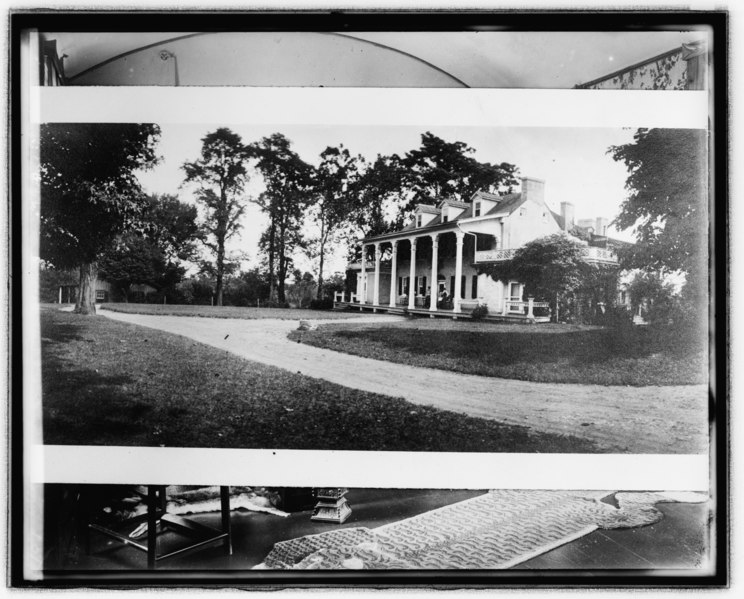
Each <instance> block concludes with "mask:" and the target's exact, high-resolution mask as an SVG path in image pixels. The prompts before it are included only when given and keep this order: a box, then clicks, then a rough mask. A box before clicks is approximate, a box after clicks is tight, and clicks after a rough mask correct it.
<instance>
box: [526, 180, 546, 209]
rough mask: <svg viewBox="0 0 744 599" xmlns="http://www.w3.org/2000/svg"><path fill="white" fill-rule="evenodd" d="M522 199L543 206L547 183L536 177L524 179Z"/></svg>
mask: <svg viewBox="0 0 744 599" xmlns="http://www.w3.org/2000/svg"><path fill="white" fill-rule="evenodd" d="M522 197H523V198H527V199H528V200H530V201H533V202H535V203H536V204H540V205H542V204H543V203H544V202H545V181H544V180H543V179H536V178H535V177H522Z"/></svg>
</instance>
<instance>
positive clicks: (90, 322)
mask: <svg viewBox="0 0 744 599" xmlns="http://www.w3.org/2000/svg"><path fill="white" fill-rule="evenodd" d="M41 334H42V389H43V413H44V424H43V426H44V442H45V443H47V444H81V445H137V446H158V445H164V446H175V447H228V448H272V449H276V448H282V449H349V450H354V449H355V450H401V451H478V452H538V451H539V452H544V453H547V452H564V453H568V452H579V453H583V452H593V451H596V449H595V446H594V445H593V444H592V443H590V442H587V441H583V440H580V439H577V438H575V437H565V436H560V435H548V434H531V433H528V430H527V429H526V428H524V427H519V426H506V425H502V424H499V423H497V422H493V421H489V420H484V419H479V418H472V417H468V416H464V415H460V414H455V413H452V412H447V411H444V410H438V409H434V408H427V407H422V406H417V405H414V404H411V403H408V402H406V401H404V400H402V399H395V398H390V397H384V396H382V395H376V394H373V393H365V392H363V391H357V390H353V389H347V388H345V387H341V386H339V385H335V384H332V383H327V382H325V381H321V380H316V379H312V378H310V377H306V376H303V375H299V374H294V373H291V372H288V371H285V370H281V369H278V368H273V367H270V366H264V365H261V364H257V363H254V362H249V361H246V360H243V359H241V358H238V357H236V356H233V355H231V354H229V353H227V352H225V351H222V350H218V349H215V348H212V347H209V346H206V345H202V344H200V343H196V342H194V341H191V340H189V339H186V338H185V337H180V336H177V335H171V334H167V333H162V332H159V331H155V330H153V329H147V328H143V327H137V326H135V325H130V324H125V323H121V322H117V321H113V320H110V319H108V318H106V317H104V316H87V317H86V316H78V315H75V314H72V313H69V312H60V311H58V310H55V309H42V311H41Z"/></svg>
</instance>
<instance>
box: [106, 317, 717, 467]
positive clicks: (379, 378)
mask: <svg viewBox="0 0 744 599" xmlns="http://www.w3.org/2000/svg"><path fill="white" fill-rule="evenodd" d="M99 313H100V314H102V315H105V316H107V317H109V318H112V319H114V320H119V321H123V322H128V323H132V324H136V325H141V326H146V327H150V328H153V329H159V330H162V331H166V332H169V333H175V334H177V335H183V336H185V337H188V338H190V339H194V340H196V341H199V342H201V343H205V344H208V345H211V346H213V347H217V348H220V349H224V350H227V351H229V352H231V353H234V354H236V355H238V356H241V357H243V358H246V359H248V360H253V361H256V362H261V363H263V364H269V365H272V366H277V367H279V368H283V369H285V370H291V371H294V372H299V373H302V374H304V375H307V376H311V377H314V378H320V379H325V380H327V381H330V382H333V383H338V384H340V385H344V386H346V387H352V388H355V389H361V390H364V391H370V392H374V393H380V394H383V395H388V396H395V397H403V398H405V399H406V400H408V401H410V402H412V403H416V404H423V405H430V406H434V407H437V408H442V409H445V410H451V411H453V412H460V413H464V414H468V415H470V416H476V417H480V418H490V419H493V420H498V421H500V422H505V423H509V424H518V425H522V426H528V427H530V428H531V429H533V430H535V431H537V432H545V433H559V434H570V435H575V436H578V437H582V438H585V439H591V440H592V441H594V442H595V443H596V444H597V445H598V447H599V448H600V451H602V452H617V453H704V452H706V451H707V447H708V418H707V412H708V393H707V387H705V386H703V385H684V386H674V387H606V386H601V385H576V384H554V383H533V382H528V381H518V380H510V379H499V378H492V377H484V376H475V375H468V374H459V373H455V372H446V371H440V370H434V369H430V368H419V367H414V366H406V365H402V364H394V363H391V362H383V361H379V360H372V359H369V358H362V357H359V356H352V355H348V354H342V353H339V352H334V351H332V350H328V349H321V348H316V347H312V346H309V345H304V344H302V343H298V342H296V341H289V340H288V339H287V334H288V333H289V332H290V331H292V330H294V329H296V328H297V326H298V322H297V321H288V320H238V319H221V318H185V317H182V316H148V315H142V314H123V313H119V312H110V311H106V310H100V311H99ZM401 318H402V317H397V316H384V315H369V316H360V317H359V318H358V319H353V320H349V322H363V321H374V322H380V323H383V322H394V321H398V320H400V319H401Z"/></svg>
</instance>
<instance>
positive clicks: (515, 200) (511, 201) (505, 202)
mask: <svg viewBox="0 0 744 599" xmlns="http://www.w3.org/2000/svg"><path fill="white" fill-rule="evenodd" d="M489 195H493V194H489ZM499 199H500V200H501V201H500V202H499V203H498V204H496V205H495V206H494V207H493V208H491V209H490V210H489V211H488V212H486V213H485V214H484V215H483V216H495V215H497V214H511V213H512V212H514V211H515V210H516V209H517V208H519V207H520V206H521V205H522V204H524V203H525V202H526V201H527V198H526V197H522V194H521V193H510V194H508V195H505V196H500V198H499Z"/></svg>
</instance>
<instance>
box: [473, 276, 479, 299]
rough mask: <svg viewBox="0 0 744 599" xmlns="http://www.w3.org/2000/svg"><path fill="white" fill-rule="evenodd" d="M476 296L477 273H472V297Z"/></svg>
mask: <svg viewBox="0 0 744 599" xmlns="http://www.w3.org/2000/svg"><path fill="white" fill-rule="evenodd" d="M477 297H478V275H473V295H472V298H473V299H475V298H477Z"/></svg>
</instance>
